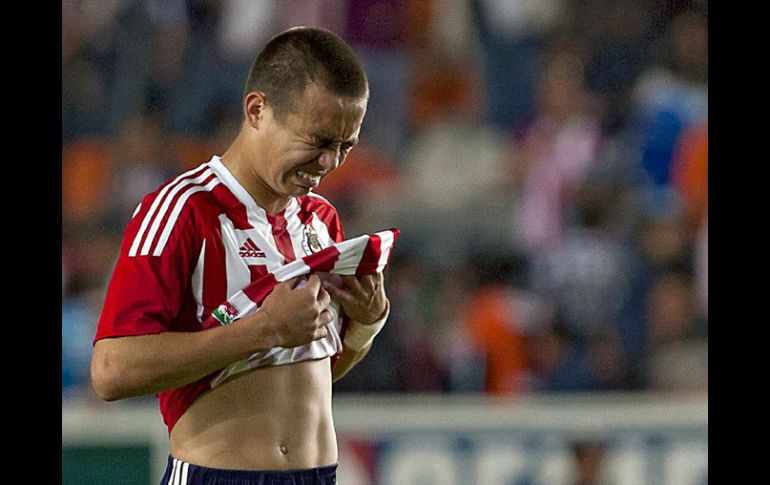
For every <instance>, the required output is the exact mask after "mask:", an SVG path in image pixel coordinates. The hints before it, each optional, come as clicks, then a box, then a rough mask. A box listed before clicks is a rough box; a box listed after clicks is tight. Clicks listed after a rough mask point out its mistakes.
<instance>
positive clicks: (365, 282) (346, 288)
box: [323, 273, 388, 325]
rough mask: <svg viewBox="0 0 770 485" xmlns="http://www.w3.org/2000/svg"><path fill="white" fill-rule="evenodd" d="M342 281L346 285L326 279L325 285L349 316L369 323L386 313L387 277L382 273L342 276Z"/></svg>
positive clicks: (365, 323) (366, 323)
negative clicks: (336, 283)
mask: <svg viewBox="0 0 770 485" xmlns="http://www.w3.org/2000/svg"><path fill="white" fill-rule="evenodd" d="M342 282H343V283H344V285H335V284H333V283H332V282H331V281H324V284H323V285H324V289H325V290H326V291H328V292H329V295H331V297H332V299H333V300H334V301H336V302H337V303H339V304H340V305H341V306H342V308H343V309H344V310H345V314H347V316H348V317H350V318H351V319H353V320H355V321H357V322H359V323H361V324H364V325H368V324H372V323H374V322H376V321H377V320H379V319H380V318H382V317H383V316H384V315H385V311H386V310H387V309H388V298H387V296H385V279H384V276H383V274H382V273H375V274H367V275H359V276H342Z"/></svg>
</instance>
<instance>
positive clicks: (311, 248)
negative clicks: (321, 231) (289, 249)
mask: <svg viewBox="0 0 770 485" xmlns="http://www.w3.org/2000/svg"><path fill="white" fill-rule="evenodd" d="M302 236H303V237H302V249H304V250H305V254H307V255H310V254H314V253H317V252H318V251H320V250H322V249H323V247H322V246H321V240H320V239H319V238H318V233H316V232H315V229H313V226H311V225H310V224H305V227H304V228H303V229H302Z"/></svg>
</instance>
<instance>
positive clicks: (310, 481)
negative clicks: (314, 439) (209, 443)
mask: <svg viewBox="0 0 770 485" xmlns="http://www.w3.org/2000/svg"><path fill="white" fill-rule="evenodd" d="M336 484H337V465H329V466H323V467H319V468H306V469H304V470H267V471H251V470H223V469H219V468H206V467H205V466H198V465H193V464H192V463H187V462H185V461H182V460H177V459H176V458H174V457H172V456H169V457H168V465H166V473H164V474H163V478H162V479H161V481H160V485H336Z"/></svg>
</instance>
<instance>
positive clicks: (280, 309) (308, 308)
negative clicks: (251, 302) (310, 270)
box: [259, 275, 334, 347]
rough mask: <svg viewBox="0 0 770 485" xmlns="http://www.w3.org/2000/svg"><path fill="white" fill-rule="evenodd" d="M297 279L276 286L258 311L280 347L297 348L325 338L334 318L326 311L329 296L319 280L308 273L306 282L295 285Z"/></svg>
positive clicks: (329, 299)
mask: <svg viewBox="0 0 770 485" xmlns="http://www.w3.org/2000/svg"><path fill="white" fill-rule="evenodd" d="M297 280H298V278H294V279H291V280H288V281H284V282H283V283H279V284H278V285H276V287H275V288H273V291H272V292H271V293H270V294H269V295H268V296H267V298H265V300H264V302H262V306H261V307H260V310H259V313H263V314H264V316H265V317H267V318H266V319H267V325H268V326H269V328H270V329H271V330H272V332H271V333H272V334H273V335H274V338H275V339H276V342H277V345H278V346H281V347H297V346H300V345H304V344H307V343H309V342H312V341H313V340H318V339H322V338H324V337H326V335H327V333H328V330H327V329H326V325H328V324H329V323H331V322H332V319H333V318H334V317H333V315H332V313H331V311H330V310H329V304H330V303H331V297H330V295H329V293H328V292H327V291H326V290H324V289H323V287H322V285H321V279H320V278H319V277H318V276H317V275H311V276H310V278H309V279H308V281H307V285H305V286H302V287H296V288H295V285H296V284H297Z"/></svg>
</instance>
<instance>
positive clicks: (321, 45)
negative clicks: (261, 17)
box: [244, 27, 369, 120]
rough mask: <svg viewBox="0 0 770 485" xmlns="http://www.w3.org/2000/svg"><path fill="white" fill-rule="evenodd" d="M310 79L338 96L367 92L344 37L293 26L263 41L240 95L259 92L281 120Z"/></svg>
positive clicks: (357, 64) (357, 95) (357, 65)
mask: <svg viewBox="0 0 770 485" xmlns="http://www.w3.org/2000/svg"><path fill="white" fill-rule="evenodd" d="M313 82H315V83H318V84H319V85H321V86H323V87H325V88H326V89H328V90H329V91H330V92H332V93H334V94H338V95H341V96H347V97H354V98H362V97H365V96H368V94H369V83H368V81H367V79H366V72H365V71H364V67H363V65H362V64H361V61H359V60H358V58H357V57H356V54H355V53H354V52H353V49H352V48H351V47H350V46H349V45H348V44H347V43H346V42H345V41H344V40H342V39H341V38H340V37H339V36H338V35H337V34H335V33H334V32H331V31H329V30H326V29H321V28H318V27H295V28H292V29H289V30H286V31H284V32H282V33H280V34H278V35H276V36H275V37H273V38H272V39H271V40H270V41H269V42H268V43H267V45H265V47H264V48H263V49H262V52H260V54H259V56H257V59H256V60H255V61H254V64H252V66H251V70H250V71H249V77H248V79H247V81H246V89H245V92H244V95H246V94H248V93H250V92H253V91H261V92H263V93H264V94H265V97H266V99H267V103H268V104H270V105H271V106H272V108H273V112H274V114H275V116H276V117H277V118H278V119H279V120H282V119H284V118H285V116H286V115H287V114H288V113H291V112H293V111H294V109H295V108H296V100H297V99H298V98H299V97H300V96H302V94H303V93H304V92H305V88H306V87H307V86H308V85H309V84H311V83H313Z"/></svg>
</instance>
